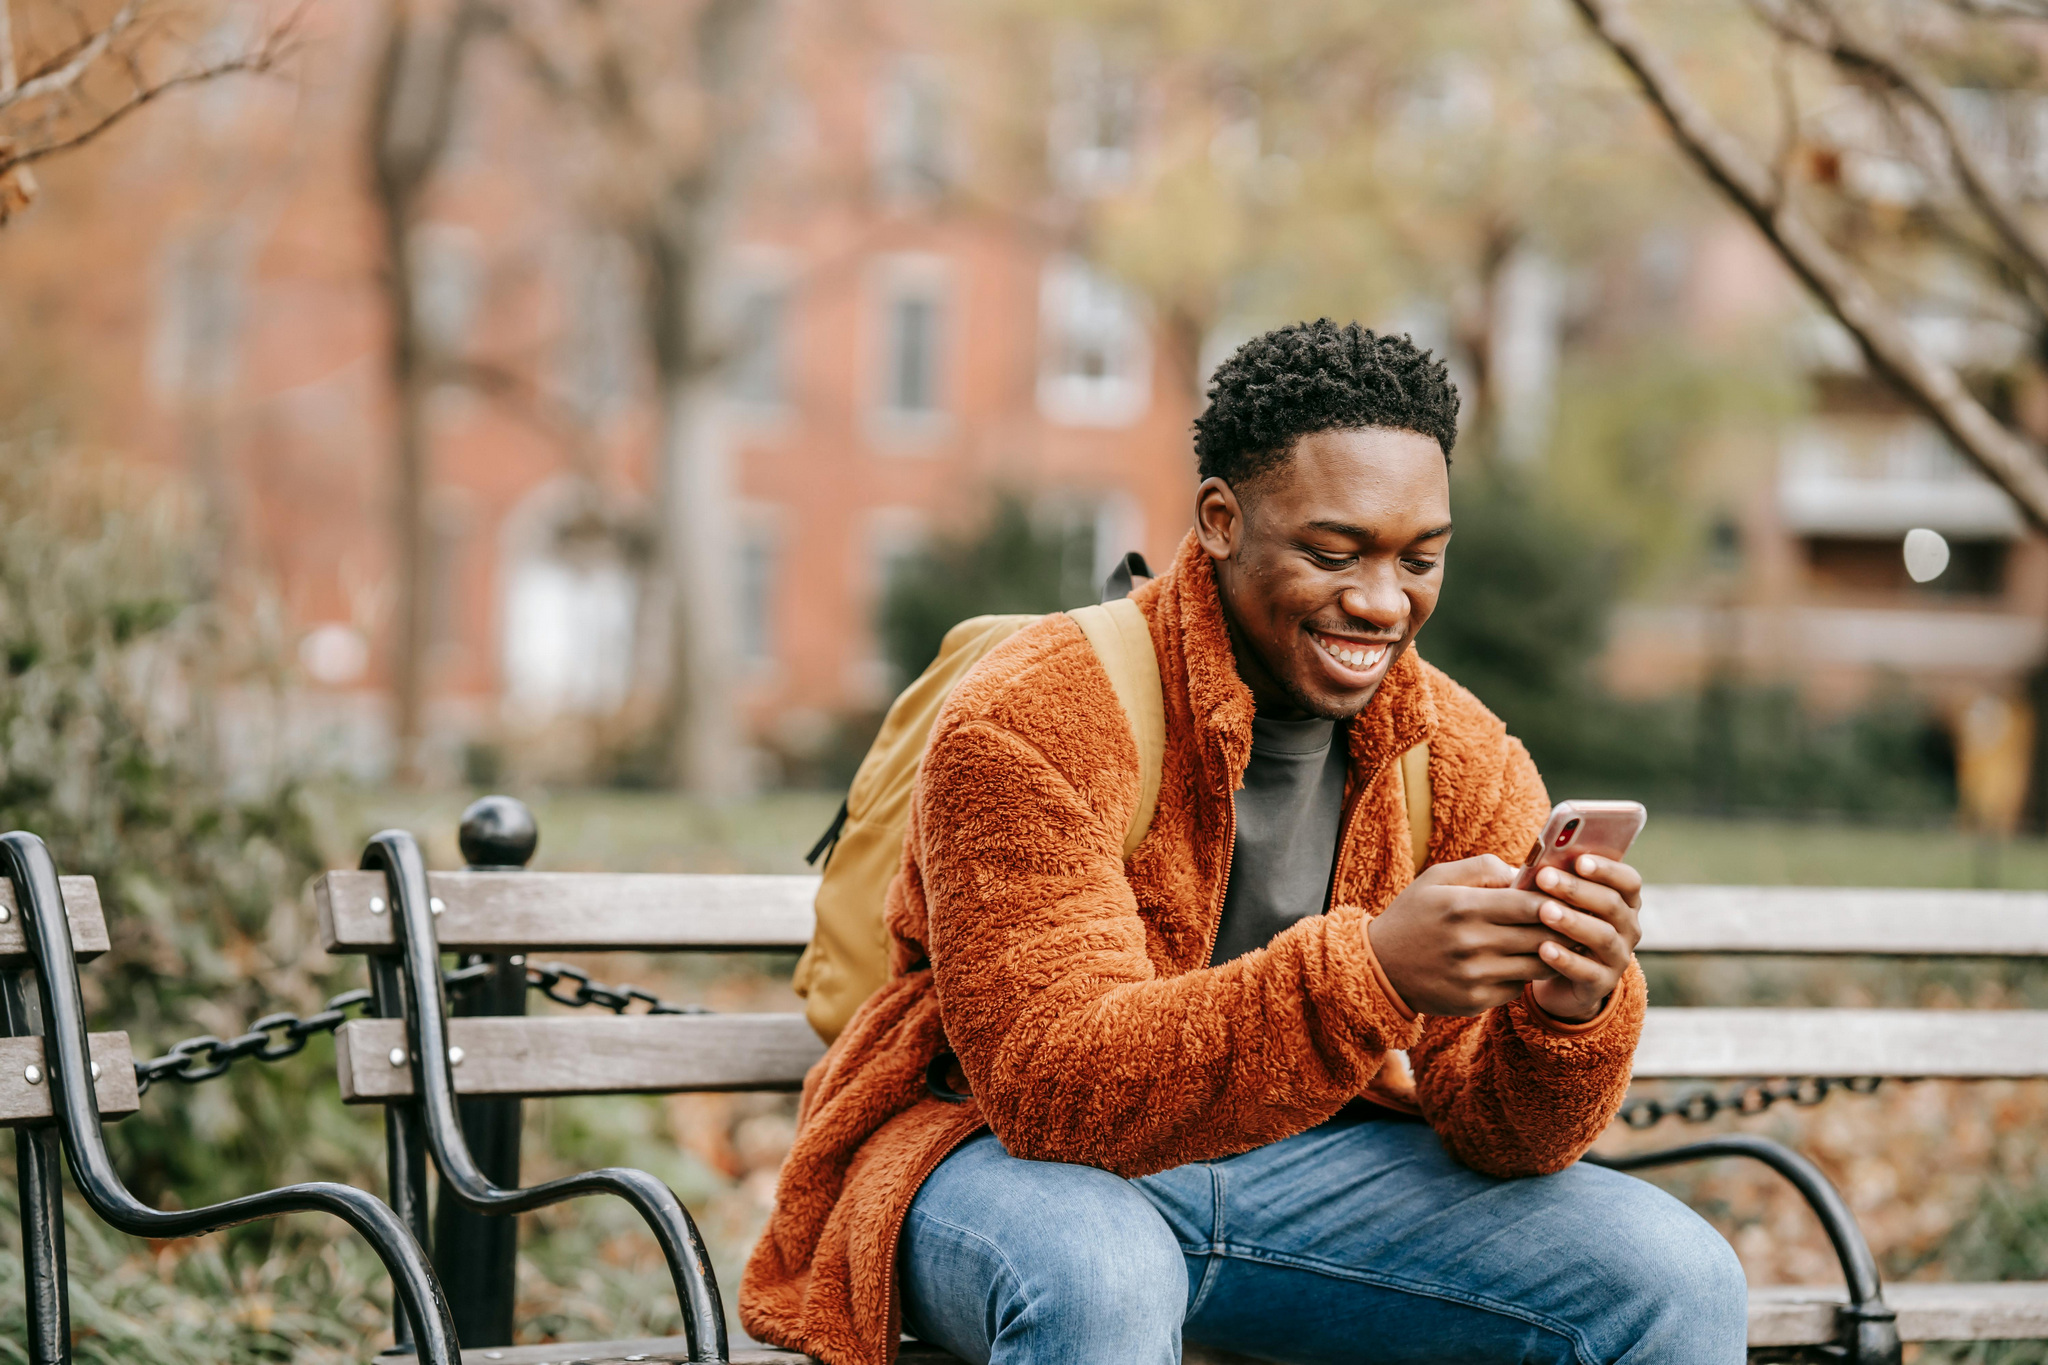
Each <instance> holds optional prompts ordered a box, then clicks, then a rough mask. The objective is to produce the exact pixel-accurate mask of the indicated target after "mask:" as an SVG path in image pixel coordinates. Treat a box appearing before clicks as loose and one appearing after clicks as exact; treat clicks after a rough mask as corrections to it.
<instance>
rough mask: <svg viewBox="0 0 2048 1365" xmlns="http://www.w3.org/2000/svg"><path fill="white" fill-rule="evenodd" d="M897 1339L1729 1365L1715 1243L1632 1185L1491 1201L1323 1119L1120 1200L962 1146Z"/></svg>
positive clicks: (1167, 1359) (937, 1203) (1085, 1360)
mask: <svg viewBox="0 0 2048 1365" xmlns="http://www.w3.org/2000/svg"><path fill="white" fill-rule="evenodd" d="M901 1258H902V1259H901V1273H900V1275H899V1277H898V1278H899V1281H900V1283H901V1284H902V1288H903V1322H904V1326H905V1327H906V1328H907V1329H908V1330H909V1331H910V1332H911V1333H913V1334H914V1335H915V1336H917V1337H918V1338H920V1339H921V1340H924V1341H928V1342H931V1343H933V1344H935V1345H938V1346H942V1347H944V1348H945V1349H946V1350H948V1351H951V1352H952V1353H953V1354H955V1355H957V1356H959V1357H961V1358H962V1359H964V1360H968V1361H971V1362H975V1365H981V1362H994V1365H1105V1363H1106V1362H1116V1365H1176V1362H1178V1361H1179V1360H1180V1350H1181V1340H1182V1338H1183V1337H1185V1338H1186V1339H1187V1340H1189V1341H1191V1342H1198V1343H1201V1344H1204V1345H1208V1346H1213V1347H1217V1348H1220V1349H1223V1350H1227V1351H1236V1352H1241V1353H1243V1354H1245V1355H1255V1356H1260V1357H1263V1358H1265V1359H1268V1360H1280V1361H1287V1362H1293V1363H1294V1365H1320V1362H1326V1361H1328V1362H1339V1361H1343V1362H1372V1365H1397V1363H1399V1365H1411V1363H1412V1365H1465V1363H1466V1362H1470V1363H1471V1365H1482V1363H1483V1365H1524V1363H1527V1365H1535V1363H1536V1362H1542V1363H1543V1365H1567V1363H1568V1362H1569V1363H1570V1365H1616V1363H1618V1362H1626V1363H1627V1365H1741V1362H1742V1361H1743V1360H1744V1357H1745V1352H1744V1342H1745V1339H1746V1336H1747V1318H1748V1311H1747V1309H1748V1292H1747V1289H1746V1286H1745V1283H1744V1280H1743V1275H1742V1267H1741V1265H1740V1264H1739V1263H1738V1262H1737V1261H1736V1259H1735V1253H1734V1251H1733V1250H1731V1249H1730V1248H1729V1246H1728V1243H1727V1242H1725V1241H1723V1240H1722V1238H1721V1236H1720V1234H1719V1233H1717V1232H1715V1231H1714V1230H1713V1228H1711V1227H1710V1226H1708V1225H1707V1223H1706V1222H1705V1221H1703V1220H1702V1219H1701V1218H1700V1217H1699V1216H1698V1215H1697V1214H1695V1213H1693V1212H1692V1211H1691V1210H1690V1209H1688V1208H1686V1207H1685V1205H1683V1204H1681V1203H1680V1202H1678V1201H1677V1200H1676V1199H1674V1198H1672V1197H1671V1196H1670V1195H1668V1194H1665V1193H1664V1192H1663V1191H1662V1190H1659V1189H1657V1188H1656V1187H1655V1186H1654V1185H1649V1184H1646V1183H1644V1182H1643V1181H1640V1180H1637V1179H1634V1178H1633V1177H1631V1176H1626V1175H1622V1174H1619V1173H1617V1172H1614V1171H1608V1170H1604V1169H1602V1168H1600V1167H1598V1166H1587V1165H1584V1164H1581V1165H1576V1166H1573V1167H1571V1168H1570V1169H1568V1170H1565V1171H1562V1172H1559V1173H1558V1174H1556V1175H1550V1176H1538V1177H1534V1178H1531V1179H1527V1180H1496V1179H1493V1178H1491V1177H1489V1176H1484V1175H1480V1174H1478V1173H1477V1172H1475V1171H1472V1170H1470V1169H1468V1168H1466V1167H1464V1166H1461V1165H1459V1164H1458V1163H1457V1162H1456V1161H1454V1160H1452V1158H1451V1157H1450V1155H1449V1154H1448V1153H1446V1152H1445V1151H1444V1149H1443V1146H1442V1144H1441V1143H1439V1142H1438V1141H1437V1137H1436V1134H1435V1133H1433V1132H1432V1131H1430V1129H1429V1128H1427V1127H1425V1126H1424V1125H1422V1124H1419V1123H1398V1122H1359V1121H1355V1120H1346V1119H1337V1120H1332V1121H1331V1122H1329V1123H1325V1124H1323V1125H1322V1126H1321V1127H1319V1128H1313V1129H1311V1130H1309V1131H1308V1132H1306V1133H1302V1134H1300V1135H1299V1136H1297V1137H1291V1138H1288V1139H1286V1140H1285V1141H1281V1142H1275V1143H1272V1144H1270V1145H1268V1146H1265V1147H1261V1148H1258V1149H1257V1150H1255V1151H1250V1152H1246V1153H1244V1154H1242V1155H1240V1156H1234V1157H1231V1158H1229V1159H1228V1160H1225V1161H1211V1162H1204V1163H1200V1164H1197V1165H1190V1166H1181V1167H1177V1168H1176V1169H1174V1170H1170V1171H1163V1172H1161V1173H1160V1174H1158V1175H1150V1176H1146V1177H1144V1178H1143V1179H1140V1180H1124V1179H1122V1178H1120V1177H1118V1176H1114V1175H1111V1174H1109V1173H1108V1172H1106V1171H1100V1170H1096V1169H1095V1168H1093V1167H1090V1166H1068V1165H1062V1164H1059V1163H1057V1162H1043V1161H1019V1160H1018V1159H1016V1158H1015V1157H1013V1156H1011V1155H1010V1154H1009V1153H1008V1152H1005V1151H1004V1150H1003V1147H1002V1144H1001V1143H999V1142H998V1141H997V1140H996V1139H995V1137H994V1136H993V1135H990V1134H986V1133H985V1134H983V1135H981V1136H980V1137H977V1138H975V1139H973V1140H972V1141H970V1142H968V1143H967V1144H966V1145H965V1146H963V1147H961V1148H960V1149H959V1150H958V1151H957V1152H955V1153H953V1155H952V1156H950V1157H948V1158H947V1159H946V1160H945V1162H943V1163H942V1164H941V1165H940V1166H939V1168H938V1170H937V1171H935V1172H934V1173H933V1174H932V1176H931V1178H930V1179H929V1180H927V1181H926V1182H925V1185H924V1188H923V1189H922V1190H920V1191H919V1192H918V1196H917V1199H916V1201H915V1202H914V1203H913V1204H912V1205H911V1208H910V1216H909V1218H908V1220H907V1221H906V1222H905V1225H904V1229H903V1240H902V1249H901Z"/></svg>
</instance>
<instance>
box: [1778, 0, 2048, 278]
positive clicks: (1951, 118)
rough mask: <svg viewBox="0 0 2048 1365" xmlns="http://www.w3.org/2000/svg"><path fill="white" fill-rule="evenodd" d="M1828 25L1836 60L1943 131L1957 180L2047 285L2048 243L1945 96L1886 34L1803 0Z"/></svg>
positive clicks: (1816, 0) (1826, 0) (1825, 3)
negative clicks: (2029, 222)
mask: <svg viewBox="0 0 2048 1365" xmlns="http://www.w3.org/2000/svg"><path fill="white" fill-rule="evenodd" d="M1801 2H1802V3H1803V4H1804V5H1805V6H1806V7H1807V8H1808V9H1810V10H1811V11H1812V12H1813V13H1815V14H1816V15H1817V16H1819V17H1820V18H1821V19H1822V21H1823V22H1824V23H1825V24H1826V25H1827V36H1828V41H1827V44H1826V46H1825V48H1824V51H1825V52H1826V54H1827V56H1829V57H1830V58H1831V59H1833V61H1834V62H1835V64H1836V65H1837V66H1839V67H1841V68H1842V69H1843V70H1844V71H1847V72H1849V73H1851V74H1854V75H1860V76H1865V77H1868V78H1871V79H1874V80H1876V81H1877V82H1879V83H1880V84H1882V85H1883V86H1884V87H1886V88H1887V89H1889V90H1891V91H1894V92H1896V93H1897V94H1899V95H1901V96H1903V97H1904V98H1906V99H1908V100H1910V101H1911V102H1912V103H1913V104H1914V105H1917V106H1918V107H1919V109H1920V110H1921V112H1922V113H1924V114H1926V115H1927V117H1928V119H1929V120H1930V121H1931V122H1932V123H1933V124H1934V128H1935V131H1936V132H1937V133H1939V134H1940V136H1941V142H1942V148H1943V150H1944V151H1945V152H1946V153H1947V155H1948V158H1949V163H1950V165H1952V166H1953V167H1954V168H1955V173H1956V179H1957V180H1958V181H1959V182H1960V183H1961V185H1962V187H1963V193H1964V194H1966V195H1968V196H1969V199H1970V202H1971V203H1972V204H1973V205H1975V206H1976V209H1977V211H1978V212H1979V213H1981V214H1982V215H1983V216H1984V221H1985V222H1986V223H1988V224H1989V225H1990V226H1991V229H1992V231H1993V232H1996V233H1997V234H1998V237H1999V239H2000V240H2001V241H2003V242H2004V243H2005V244H2006V246H2007V247H2008V248H2009V249H2010V250H2011V251H2012V252H2013V254H2014V255H2016V256H2018V257H2019V258H2020V260H2021V261H2022V262H2023V263H2024V265H2025V266H2026V269H2027V270H2028V272H2029V273H2030V274H2032V275H2033V276H2034V277H2035V278H2036V280H2038V281H2039V282H2040V283H2041V284H2042V285H2048V243H2044V242H2043V241H2041V240H2040V239H2039V238H2038V237H2036V236H2035V235H2034V233H2033V232H2032V230H2031V229H2030V228H2029V227H2028V225H2027V223H2026V221H2025V220H2024V219H2023V218H2022V217H2021V216H2020V212H2019V207H2018V205H2016V204H2014V203H2013V202H2012V200H2011V199H2009V198H2008V197H2007V196H2006V194H2005V192H2004V191H2003V190H2002V189H2001V188H2000V187H1999V186H1998V185H1997V183H1996V182H1995V181H1994V180H1993V178H1992V175H1991V171H1990V168H1989V167H1988V166H1986V165H1985V164H1984V159H1983V157H1981V156H1979V155H1978V153H1977V149H1976V148H1975V147H1973V146H1971V145H1970V140H1969V138H1967V137H1965V136H1964V135H1963V131H1962V129H1961V128H1959V127H1958V126H1957V124H1956V120H1955V114H1954V111H1953V110H1951V109H1950V107H1949V101H1948V97H1947V95H1946V94H1945V93H1944V92H1943V91H1942V89H1941V87H1940V86H1939V85H1938V84H1936V83H1935V81H1934V80H1933V79H1931V78H1930V77H1929V76H1928V75H1927V73H1926V72H1925V71H1923V70H1922V69H1921V68H1920V67H1919V66H1918V65H1917V64H1916V63H1915V62H1914V61H1913V60H1912V59H1911V58H1910V57H1908V56H1907V55H1906V54H1905V53H1903V52H1901V51H1900V50H1898V49H1897V48H1896V47H1894V46H1892V45H1890V44H1887V43H1885V42H1884V41H1883V40H1882V39H1880V38H1877V37H1876V36H1874V35H1872V34H1870V33H1868V32H1866V31H1860V30H1859V28H1858V26H1857V25H1856V24H1854V23H1853V22H1852V21H1851V20H1850V18H1849V17H1848V16H1847V15H1846V14H1844V13H1843V12H1842V11H1841V10H1840V9H1839V8H1837V7H1836V6H1835V5H1834V4H1833V3H1831V0H1801Z"/></svg>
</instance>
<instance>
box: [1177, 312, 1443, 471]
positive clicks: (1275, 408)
mask: <svg viewBox="0 0 2048 1365" xmlns="http://www.w3.org/2000/svg"><path fill="white" fill-rule="evenodd" d="M1357 427H1391V428H1393V429H1395V430H1397V431H1413V432H1417V433H1419V434H1420V435H1423V436H1432V437H1435V438H1436V443H1437V445H1439V446H1441V447H1442V448H1443V452H1444V459H1445V460H1449V459H1450V458H1451V447H1452V446H1453V445H1455V444H1456V443H1457V440H1458V386H1457V385H1455V384H1453V383H1452V382H1451V377H1450V374H1449V372H1448V371H1447V370H1446V369H1445V368H1444V363H1443V362H1442V361H1440V360H1437V359H1435V358H1434V357H1433V356H1432V355H1431V354H1430V353H1429V352H1428V351H1425V350H1423V349H1422V348H1421V347H1419V346H1417V345H1416V344H1415V341H1414V338H1412V337H1409V336H1406V335H1403V336H1398V337H1396V336H1384V335H1382V334H1380V333H1378V332H1375V331H1373V330H1371V329H1370V328H1367V327H1361V326H1359V325H1358V324H1357V323H1355V322H1349V323H1346V324H1344V325H1343V326H1342V327H1339V326H1338V325H1337V324H1336V323H1334V322H1332V321H1330V320H1329V319H1328V318H1317V319H1316V320H1315V321H1314V322H1296V323H1290V324H1289V325H1287V326H1285V327H1281V328H1279V329H1277V330H1275V331H1271V332H1268V333H1266V334H1265V335H1264V336H1259V337H1253V338H1252V339H1251V340H1250V341H1247V342H1246V343H1245V344H1244V345H1242V346H1240V347H1238V348H1237V352H1236V354H1234V355H1232V356H1231V357H1230V359H1228V360H1226V361H1224V362H1223V363H1222V364H1221V365H1218V366H1217V367H1216V374H1215V377H1214V378H1212V379H1211V380H1210V381H1209V407H1208V410H1207V411H1206V412H1204V413H1203V414H1202V415H1201V416H1200V417H1197V418H1196V419H1195V459H1196V463H1197V468H1198V469H1199V471H1200V476H1201V477H1202V478H1204V479H1212V478H1216V479H1222V480H1223V481H1224V482H1225V483H1228V484H1229V485H1230V486H1231V487H1232V488H1236V489H1240V490H1242V489H1243V488H1244V487H1245V486H1246V485H1248V484H1250V483H1251V482H1253V481H1254V480H1256V479H1257V478H1258V477H1259V476H1260V475H1262V474H1265V473H1266V472H1268V471H1269V470H1272V469H1274V468H1276V467H1277V466H1278V465H1279V464H1280V463H1281V461H1283V460H1284V459H1286V458H1287V453H1288V451H1289V450H1291V449H1292V448H1293V446H1294V443H1295V441H1296V440H1298V439H1299V438H1301V437H1303V436H1309V435H1313V434H1314V433H1316V432H1318V431H1340V430H1349V429H1352V428H1357Z"/></svg>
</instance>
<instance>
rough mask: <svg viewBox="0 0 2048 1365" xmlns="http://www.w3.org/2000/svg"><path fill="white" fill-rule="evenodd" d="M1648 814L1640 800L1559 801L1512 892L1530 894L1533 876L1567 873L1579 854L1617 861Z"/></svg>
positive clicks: (1647, 817)
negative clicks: (1547, 872)
mask: <svg viewBox="0 0 2048 1365" xmlns="http://www.w3.org/2000/svg"><path fill="white" fill-rule="evenodd" d="M1649 818H1650V813H1649V812H1648V811H1646V810H1644V809H1643V803H1642V802H1640V801H1560V802H1558V803H1557V804H1556V805H1555V806H1553V807H1551V811H1550V818H1549V819H1548V820H1546V821H1544V823H1543V833H1542V834H1541V835H1540V836H1539V837H1538V838H1537V840H1536V844H1535V847H1533V848H1531V849H1530V850H1529V856H1528V858H1527V859H1525V860H1524V861H1523V863H1522V870H1521V871H1520V872H1518V873H1516V874H1515V890H1517V891H1534V890H1535V889H1536V874H1537V873H1538V872H1541V871H1542V870H1543V869H1544V868H1546V867H1560V868H1563V869H1564V870H1565V871H1567V872H1570V871H1571V864H1572V862H1573V860H1575V859H1576V858H1577V857H1578V856H1579V855H1580V854H1582V853H1591V854H1594V855H1596V856H1597V857H1601V858H1612V859H1614V860H1615V861H1616V862H1619V861H1620V860H1621V859H1622V858H1623V857H1624V856H1625V855H1626V854H1627V853H1628V846H1629V845H1630V844H1632V843H1634V842H1635V840H1636V836H1637V835H1638V834H1641V833H1642V832H1643V824H1644V822H1646V821H1647V820H1648V819H1649Z"/></svg>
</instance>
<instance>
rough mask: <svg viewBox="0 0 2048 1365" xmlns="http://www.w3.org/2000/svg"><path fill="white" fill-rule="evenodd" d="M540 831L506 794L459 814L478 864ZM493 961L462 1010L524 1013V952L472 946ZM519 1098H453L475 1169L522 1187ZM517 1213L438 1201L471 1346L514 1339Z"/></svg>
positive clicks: (444, 1271) (454, 1296)
mask: <svg viewBox="0 0 2048 1365" xmlns="http://www.w3.org/2000/svg"><path fill="white" fill-rule="evenodd" d="M539 842H540V831H539V829H538V827H537V826H536V825H535V824H534V819H533V812H532V811H530V810H528V809H527V808H526V806H525V804H524V803H522V802H520V801H516V800H514V799H513V798H511V797H509V796H486V797H484V798H483V799H482V800H479V801H476V802H473V803H471V805H470V807H469V809H468V810H465V811H464V812H462V829H461V843H462V856H463V857H464V858H465V859H467V860H468V862H469V870H470V871H472V872H517V871H519V870H520V869H522V868H524V867H525V866H526V864H527V861H528V860H529V859H530V858H532V857H533V850H534V848H535V847H536V846H537V845H538V844H539ZM483 963H488V964H490V967H491V970H490V971H489V972H488V973H486V974H485V976H484V977H483V979H482V980H480V981H477V982H475V983H474V984H472V985H471V986H470V987H469V988H468V989H467V990H465V991H464V992H463V993H462V995H461V996H460V997H459V998H458V999H457V1000H456V1001H455V1002H454V1004H453V1012H454V1013H455V1014H456V1015H458V1016H462V1015H487V1014H488V1015H505V1014H524V1013H526V955H525V954H524V953H511V954H506V953H493V954H486V953H468V954H465V955H464V956H463V959H462V964H461V965H462V966H464V967H473V966H477V965H479V964H483ZM519 1108H520V1106H519V1101H518V1100H517V1099H516V1098H515V1099H505V1100H483V1099H464V1100H457V1101H456V1111H457V1113H458V1115H459V1117H460V1119H461V1122H462V1133H463V1136H464V1137H466V1138H468V1139H469V1150H470V1154H471V1155H472V1156H474V1157H475V1158H476V1164H477V1169H478V1170H480V1171H482V1172H483V1174H484V1178H485V1179H487V1180H489V1181H490V1182H491V1183H492V1184H493V1185H501V1186H503V1187H505V1188H506V1189H517V1188H518V1186H519ZM518 1260H519V1218H518V1216H517V1215H516V1214H509V1213H501V1214H494V1213H478V1212H476V1211H474V1210H472V1209H466V1208H464V1207H463V1206H462V1205H461V1203H460V1202H458V1201H457V1200H454V1199H446V1198H444V1199H442V1200H440V1201H439V1202H438V1203H436V1204H435V1206H434V1268H435V1269H436V1270H438V1271H440V1272H441V1283H442V1284H443V1285H444V1286H446V1287H447V1290H448V1302H449V1305H450V1306H451V1307H452V1308H454V1310H455V1333H456V1335H457V1336H458V1337H460V1338H461V1339H462V1344H463V1345H464V1346H465V1347H468V1346H509V1345H511V1344H512V1308H513V1299H514V1292H513V1291H514V1284H515V1280H516V1277H517V1266H518Z"/></svg>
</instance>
